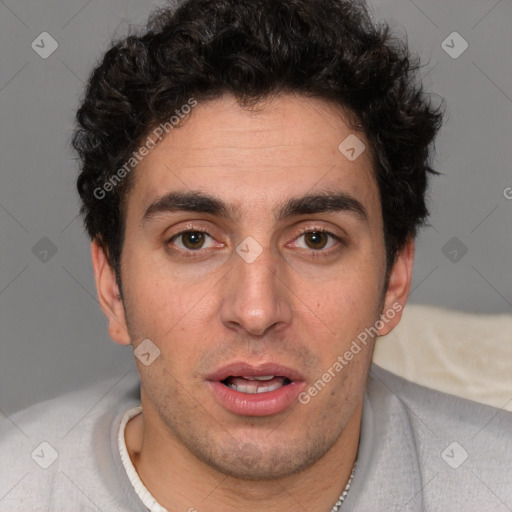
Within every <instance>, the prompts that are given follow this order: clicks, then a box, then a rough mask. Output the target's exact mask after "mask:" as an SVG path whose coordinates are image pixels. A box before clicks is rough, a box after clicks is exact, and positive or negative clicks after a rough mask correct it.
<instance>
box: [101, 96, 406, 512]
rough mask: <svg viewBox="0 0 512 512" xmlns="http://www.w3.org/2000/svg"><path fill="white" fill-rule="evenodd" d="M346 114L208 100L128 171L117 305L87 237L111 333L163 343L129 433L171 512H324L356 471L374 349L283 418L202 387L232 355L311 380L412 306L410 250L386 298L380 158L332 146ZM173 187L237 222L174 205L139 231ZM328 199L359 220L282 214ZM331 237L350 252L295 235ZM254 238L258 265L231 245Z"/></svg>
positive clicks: (295, 100) (111, 280)
mask: <svg viewBox="0 0 512 512" xmlns="http://www.w3.org/2000/svg"><path fill="white" fill-rule="evenodd" d="M344 119H345V116H344V115H343V112H342V110H341V109H340V108H339V107H337V106H335V105H333V104H330V103H328V102H326V101H323V100H316V99H315V100H313V99H306V98H303V97H300V96H295V95H282V96H278V97H276V98H274V99H272V100H267V101H266V102H264V103H261V104H260V105H258V108H257V109H253V110H248V109H244V108H241V107H240V106H239V105H238V104H237V102H236V101H235V100H234V99H233V98H232V97H230V96H224V97H222V98H220V99H217V100H214V101H209V102H206V103H204V104H203V103H200V104H199V105H198V106H197V107H195V108H194V110H193V113H192V114H191V115H190V116H189V117H188V118H187V120H186V122H184V123H183V124H182V126H180V127H179V128H178V129H176V130H174V131H173V132H171V133H170V134H169V135H168V136H167V137H166V138H164V139H163V140H162V141H161V142H160V143H159V144H158V145H157V147H156V148H155V149H153V150H152V151H151V152H150V154H149V155H148V156H146V157H145V158H144V160H143V161H142V162H141V164H140V165H139V167H138V168H137V170H136V172H135V176H134V182H133V186H132V188H131V190H130V193H129V195H128V199H127V204H126V236H125V242H124V246H123V252H122V260H121V276H122V285H123V299H121V298H120V297H119V296H118V289H117V285H116V280H115V275H114V272H113V270H112V268H111V267H110V266H109V265H108V263H107V260H106V258H105V254H104V252H103V250H102V248H101V247H100V245H99V244H98V243H96V242H93V244H92V260H93V267H94V273H95V278H96V285H97V290H98V295H99V299H100V303H101V306H102V308H103V310H104V312H105V314H106V316H107V317H108V320H109V333H110V336H111V337H112V338H113V339H114V340H115V341H116V342H118V343H120V344H125V345H129V344H131V345H132V346H133V348H136V347H137V346H138V345H139V343H140V342H141V341H142V340H144V339H146V338H149V339H150V340H152V342H153V343H154V344H155V345H156V346H158V348H159V349H160V351H161V354H160V357H158V358H157V359H156V360H155V361H154V362H153V363H152V364H151V365H149V366H144V365H142V364H141V363H140V361H138V360H137V359H136V362H137V364H138V371H139V373H140V378H141V397H142V407H143V414H141V415H139V416H137V417H135V418H134V419H132V420H131V421H130V422H129V423H128V426H127V430H126V442H127V447H128V451H129V453H130V456H131V459H132V461H133V463H134V465H135V468H136V470H137V472H138V473H139V475H140V477H141V479H142V481H143V482H144V483H145V485H146V486H147V487H148V489H149V490H150V492H151V493H152V494H153V496H154V497H155V498H156V499H157V501H158V502H159V503H160V504H161V505H162V506H164V507H166V508H167V509H168V510H173V511H174V510H189V509H196V510H198V511H202V510H208V511H209V512H231V511H233V512H234V511H237V512H240V511H246V512H249V511H251V512H259V511H265V512H269V511H271V512H272V511H276V512H277V511H279V512H281V511H282V510H292V509H295V508H300V509H301V510H306V511H311V512H313V511H322V510H325V511H329V510H330V508H331V507H332V506H333V504H334V503H335V501H336V499H337V497H338V496H339V494H340V492H341V491H342V489H343V488H344V486H345V484H346V482H347V480H348V478H349V475H350V472H351V470H352V466H353V464H354V461H355V459H356V457H357V447H358V441H359V433H360V422H361V411H362V401H363V396H364V391H365V386H366V380H367V375H368V371H369V367H370V364H371V358H372V352H373V346H374V342H375V340H371V341H370V342H369V343H368V346H367V347H366V348H364V347H363V350H361V352H359V353H358V354H357V355H356V356H354V358H353V359H352V360H351V361H350V362H349V364H348V365H347V366H346V367H344V368H343V370H342V371H341V372H339V373H337V374H336V377H335V378H333V379H332V380H331V382H329V383H328V384H327V385H326V387H325V389H323V390H322V391H321V392H319V393H318V395H317V396H315V397H314V398H312V399H311V400H310V402H309V403H308V404H307V405H302V404H299V403H298V402H297V403H295V404H294V405H293V406H292V407H291V408H289V409H287V410H286V411H284V412H282V413H279V414H276V415H271V416H266V417H258V418H255V417H247V416H240V415H235V414H233V413H231V412H228V411H227V410H225V409H224V408H223V407H222V406H221V405H220V404H219V403H218V402H217V401H216V400H215V398H214V396H213V394H212V392H211V391H210V390H209V387H208V385H207V383H206V380H205V377H206V375H208V374H209V373H211V372H213V371H214V370H217V369H218V368H220V367H221V366H224V365H225V364H227V363H230V362H233V361H240V360H242V361H247V362H249V363H252V364H254V365H258V364H262V363H266V362H278V363H281V364H284V365H286V366H288V367H291V368H294V369H296V370H298V371H300V372H301V373H302V375H304V376H305V379H306V382H307V386H308V387H309V386H310V385H311V384H312V383H314V382H315V381H317V380H318V379H319V378H320V377H321V375H322V374H323V373H324V372H325V371H326V370H327V369H328V368H329V367H331V366H332V365H333V363H334V362H335V361H336V359H337V357H338V356H339V355H342V354H344V353H345V352H346V350H347V349H348V348H349V347H350V345H351V343H352V341H353V340H355V339H356V337H357V335H358V334H359V333H361V332H362V331H364V329H365V328H367V327H369V326H372V325H374V324H375V322H376V321H377V320H378V319H379V318H380V315H381V314H384V313H385V312H386V311H387V310H390V309H392V306H393V304H395V305H396V303H399V304H400V305H401V306H402V307H403V306H405V302H406V300H407V295H408V292H409V287H410V283H411V275H412V262H413V253H414V245H413V241H411V242H409V243H408V244H407V245H406V246H405V247H404V248H403V250H402V251H401V252H400V253H399V255H398V257H397V259H396V262H395V264H394V266H393V269H392V272H391V275H390V279H389V284H388V287H387V289H384V286H385V271H386V257H385V246H384V236H383V223H382V215H381V205H380V199H379V193H378V188H377V185H376V182H375V178H374V175H373V171H372V159H371V154H370V151H368V150H366V151H364V152H363V154H362V155H361V156H360V157H358V158H357V159H356V160H354V161H353V162H351V161H349V160H348V159H347V158H346V157H345V156H344V155H343V154H342V153H341V152H340V151H339V150H338V145H339V144H340V143H341V141H343V140H344V139H345V138H346V137H347V136H348V135H349V134H351V133H355V132H354V131H353V130H351V129H350V127H349V126H348V125H347V124H346V122H345V120H344ZM357 136H358V138H359V139H360V140H362V141H364V142H365V143H366V140H365V138H364V135H363V134H361V133H357ZM366 147H367V148H368V147H369V145H368V144H366ZM177 191H179V192H191V191H195V192H201V193H203V194H208V195H210V196H213V197H215V198H217V199H218V200H220V201H222V202H224V203H226V205H228V206H230V207H231V208H232V209H233V210H234V211H232V212H230V213H233V215H232V216H231V215H230V216H228V217H220V216H218V215H213V214H210V213H203V212H193V211H182V210H178V211H168V212H159V213H156V214H155V215H153V216H152V217H151V218H149V219H148V220H146V221H145V222H143V216H144V212H145V211H146V209H147V208H148V207H149V206H150V205H151V204H153V203H155V201H157V200H158V199H159V198H161V197H163V196H165V194H168V193H169V192H177ZM325 191H330V192H333V191H334V192H343V193H345V194H347V195H350V196H351V197H352V198H354V199H356V200H357V201H359V202H360V203H361V205H362V206H363V207H364V209H365V211H366V218H363V217H362V216H360V215H358V214H356V213H354V212H353V211H334V212H319V213H310V214H300V215H293V216H291V217H285V218H282V219H279V220H276V215H275V212H276V211H278V210H279V208H280V207H282V205H283V204H285V203H286V201H288V200H289V199H290V198H297V197H301V196H304V195H306V194H312V193H321V192H325ZM197 229H200V230H204V231H206V232H207V233H208V234H209V236H207V237H205V239H204V242H205V246H204V248H203V249H201V251H200V252H198V251H197V250H194V249H193V248H192V249H190V246H191V244H190V240H192V241H197V238H196V239H194V238H193V237H192V239H191V238H190V236H189V237H188V238H185V237H181V238H180V237H177V238H176V237H175V235H177V234H178V233H180V232H182V231H184V230H191V231H193V230H197ZM322 229H323V230H327V231H329V232H332V233H333V234H334V235H336V236H337V237H339V238H340V239H342V240H343V243H341V242H338V241H337V240H336V239H334V238H331V237H330V236H325V235H316V236H315V235H311V234H310V235H304V234H303V233H302V232H303V231H304V230H306V231H309V232H312V231H318V230H322ZM248 236H250V237H252V238H254V239H255V240H256V241H257V242H258V243H259V244H260V245H261V247H262V249H263V251H262V253H261V254H260V255H259V257H258V258H257V259H256V260H255V261H254V262H252V263H247V262H246V261H244V259H242V258H241V257H240V256H239V255H238V254H237V252H236V251H235V249H236V247H237V246H238V245H239V244H240V243H241V242H242V241H243V240H244V239H245V238H246V237H248ZM210 237H211V238H210ZM171 238H172V240H171V241H169V240H170V239H171ZM185 244H188V245H185ZM323 244H324V245H323ZM322 245H323V247H322ZM185 254H188V255H189V256H190V257H188V258H187V257H185V256H184V255H185ZM400 316H401V315H400V314H399V313H398V314H396V316H395V317H394V318H393V319H392V320H390V321H389V322H387V323H385V324H384V326H383V328H382V329H381V330H380V332H379V334H381V335H383V334H387V333H388V332H389V331H391V330H392V329H393V328H394V326H395V325H396V324H397V323H398V322H399V320H400ZM190 475H193V478H191V477H190ZM298 504H300V505H298Z"/></svg>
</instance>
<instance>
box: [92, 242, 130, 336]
mask: <svg viewBox="0 0 512 512" xmlns="http://www.w3.org/2000/svg"><path fill="white" fill-rule="evenodd" d="M91 257H92V266H93V270H94V279H95V282H96V291H97V294H98V300H99V302H100V306H101V309H102V310H103V313H105V316H106V317H107V320H108V331H109V334H110V337H111V338H112V339H113V340H114V341H115V342H116V343H119V344H120V345H130V344H131V340H130V336H129V334H128V329H127V324H126V316H125V312H124V307H123V302H122V300H121V296H120V293H119V288H118V286H117V282H116V276H115V272H114V270H113V269H112V267H111V266H110V264H109V262H108V260H107V257H106V255H105V251H104V249H103V248H102V247H101V245H100V244H99V243H98V241H97V240H94V241H93V242H92V244H91Z"/></svg>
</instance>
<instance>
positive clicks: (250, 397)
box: [209, 381, 305, 416]
mask: <svg viewBox="0 0 512 512" xmlns="http://www.w3.org/2000/svg"><path fill="white" fill-rule="evenodd" d="M209 385H210V387H211V389H212V391H213V393H214V395H215V398H216V399H217V401H218V402H219V403H220V404H221V405H222V406H223V407H224V408H225V409H227V410H228V411H230V412H232V413H233V414H237V415H239V416H271V415H273V414H278V413H280V412H283V411H285V410H286V409H287V408H288V407H290V406H291V405H292V404H293V403H294V402H295V400H296V399H297V396H298V395H299V393H300V392H301V390H302V389H303V388H304V386H305V382H291V383H290V384H288V385H286V386H283V387H281V388H279V389H275V390H274V391H267V392H265V393H242V392H240V391H236V390H234V389H231V388H229V387H227V386H225V385H224V384H222V382H212V381H210V382H209Z"/></svg>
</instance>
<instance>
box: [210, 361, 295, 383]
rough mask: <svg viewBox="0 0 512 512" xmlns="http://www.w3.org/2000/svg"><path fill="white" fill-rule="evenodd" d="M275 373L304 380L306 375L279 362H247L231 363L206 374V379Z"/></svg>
mask: <svg viewBox="0 0 512 512" xmlns="http://www.w3.org/2000/svg"><path fill="white" fill-rule="evenodd" d="M265 375H274V376H275V377H287V378H288V379H289V380H291V381H303V380H304V377H303V376H302V375H301V374H300V373H299V372H297V371H296V370H293V369H291V368H288V367H287V366H283V365H281V364H277V363H265V364H257V365H256V364H255V365H252V364H249V363H246V362H234V363H230V364H228V365H226V366H223V367H222V368H219V369H218V370H216V371H214V372H213V373H211V374H209V375H207V376H206V380H209V381H217V382H221V381H223V380H225V379H227V378H228V377H262V376H265Z"/></svg>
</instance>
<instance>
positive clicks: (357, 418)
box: [125, 404, 362, 512]
mask: <svg viewBox="0 0 512 512" xmlns="http://www.w3.org/2000/svg"><path fill="white" fill-rule="evenodd" d="M143 409H144V414H140V415H138V416H136V417H135V418H132V420H130V422H129V423H128V424H127V426H126V431H125V438H126V446H127V449H128V453H129V455H130V458H131V460H132V463H133V464H134V467H135V469H136V470H137V473H138V474H139V476H140V478H141V480H142V482H143V483H144V485H145V486H146V487H147V488H148V490H149V491H150V492H151V494H152V495H153V496H154V497H155V499H156V500H157V501H158V503H160V505H162V506H163V507H165V508H166V509H168V510H190V511H195V510H196V509H197V510H202V509H207V510H208V511H210V512H249V511H250V512H282V510H293V509H296V508H299V509H302V510H307V511H310V510H315V511H325V512H329V511H330V510H331V508H332V506H333V505H334V503H336V501H337V499H338V497H339V495H340V494H341V492H342V491H343V489H344V488H345V485H346V484H347V481H348V479H349V478H350V474H351V472H352V468H353V466H354V463H355V460H356V457H357V449H358V444H359V434H360V425H361V413H362V404H360V405H359V406H358V407H356V409H355V410H354V413H353V414H352V416H351V417H350V419H349V421H348V422H347V425H346V426H345V428H344V429H343V431H342V434H341V436H340V437H339V438H338V439H337V441H336V442H335V444H334V445H333V446H332V447H331V448H330V449H329V450H328V451H327V453H326V454H325V455H324V456H323V457H321V458H320V459H319V460H317V461H316V462H315V463H313V464H312V465H311V466H309V467H308V468H306V469H305V470H303V471H300V472H298V473H296V474H293V475H291V476H287V477H285V478H281V479H274V480H268V481H267V480H242V479H238V478H236V477H233V476H229V475H225V474H223V473H220V472H218V471H217V470H215V469H214V468H212V467H211V466H209V465H208V464H206V463H205V462H203V461H201V460H199V459H198V458H196V457H195V456H194V455H193V454H192V453H191V452H190V451H189V450H188V449H187V448H186V447H185V446H183V445H182V444H181V443H179V441H178V440H177V439H175V438H174V437H173V436H171V435H170V434H169V432H168V431H167V430H166V429H165V428H164V427H163V425H159V424H158V421H155V422H152V421H149V418H148V416H150V415H151V412H152V411H151V410H149V411H147V410H146V407H145V405H144V404H143ZM144 415H145V416H144ZM154 419H155V420H156V417H155V418H154ZM153 425H154V426H153ZM170 461H171V462H170Z"/></svg>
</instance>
